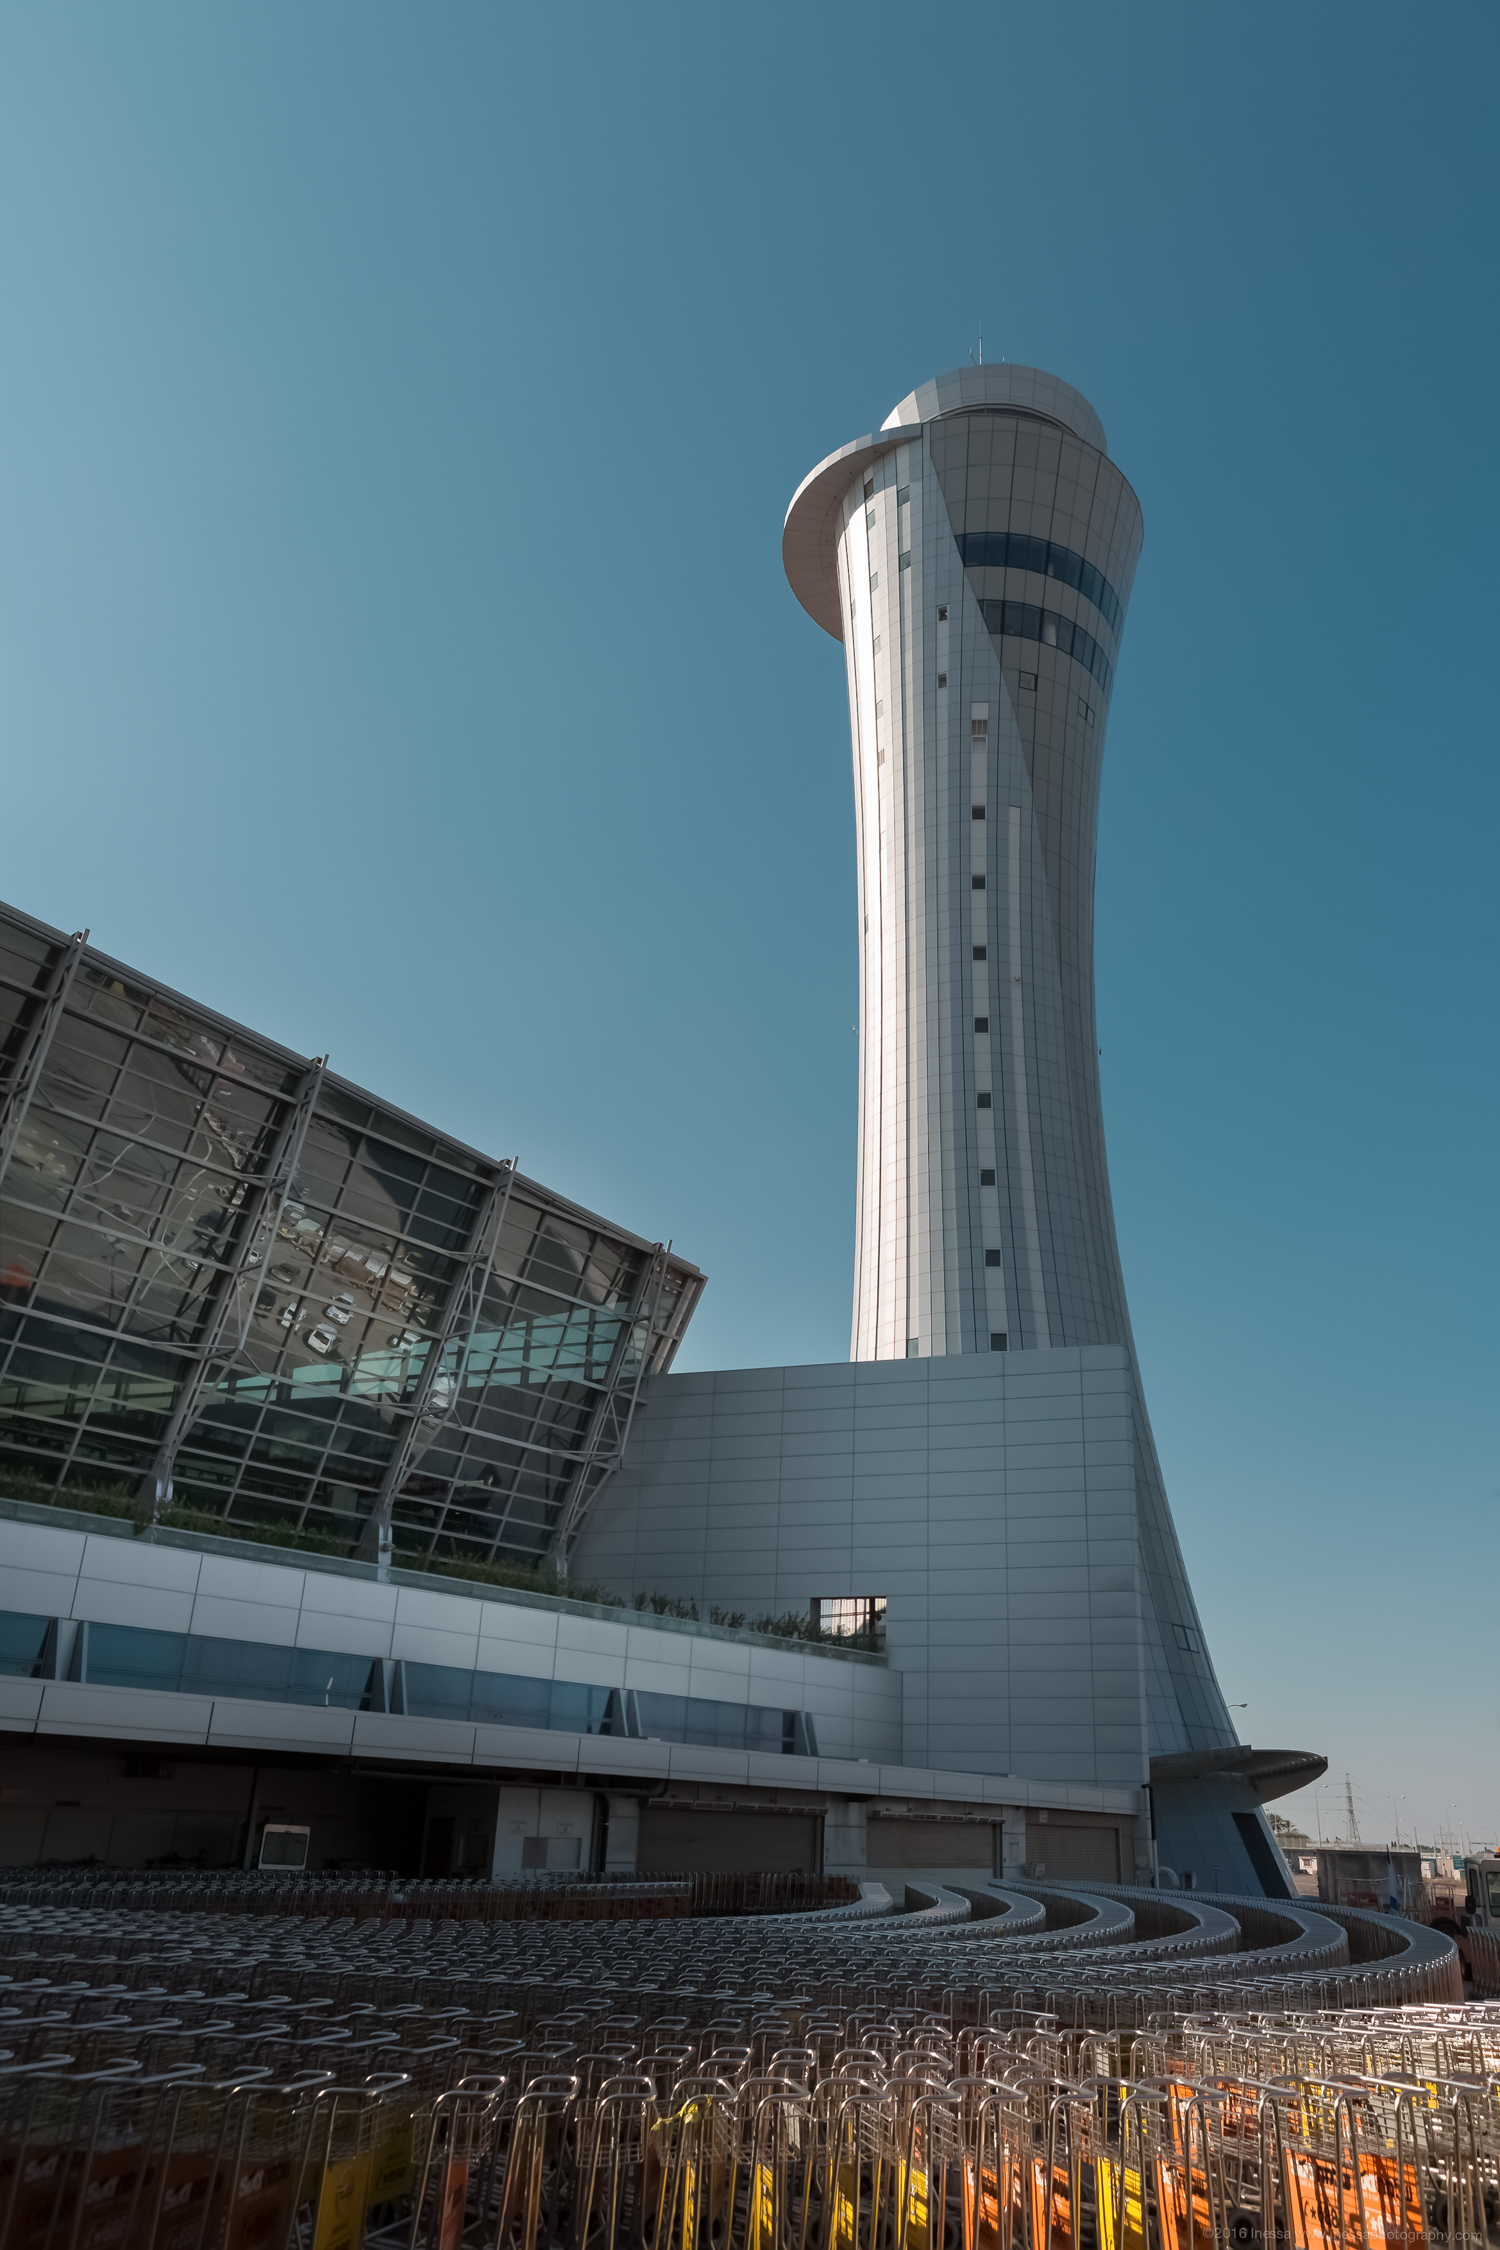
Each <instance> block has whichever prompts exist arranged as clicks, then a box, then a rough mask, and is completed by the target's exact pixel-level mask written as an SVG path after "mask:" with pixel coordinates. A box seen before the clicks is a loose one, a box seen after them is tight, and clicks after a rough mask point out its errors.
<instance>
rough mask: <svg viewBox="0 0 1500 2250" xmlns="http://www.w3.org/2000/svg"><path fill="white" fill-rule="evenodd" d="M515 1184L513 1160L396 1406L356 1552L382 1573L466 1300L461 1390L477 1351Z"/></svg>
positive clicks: (484, 1207) (489, 1198)
mask: <svg viewBox="0 0 1500 2250" xmlns="http://www.w3.org/2000/svg"><path fill="white" fill-rule="evenodd" d="M515 1179H516V1163H515V1160H514V1158H512V1160H511V1161H510V1162H509V1163H508V1164H506V1165H504V1166H503V1167H502V1168H501V1170H500V1171H498V1172H497V1173H496V1175H495V1177H494V1179H493V1180H491V1182H490V1184H489V1188H488V1191H487V1192H486V1194H485V1196H484V1198H483V1200H482V1201H481V1203H480V1206H479V1209H478V1210H477V1211H476V1212H475V1214H474V1219H473V1224H472V1228H471V1231H470V1236H469V1242H468V1247H467V1250H466V1251H465V1252H463V1253H461V1254H460V1259H459V1267H458V1271H457V1273H456V1274H455V1275H454V1276H453V1279H452V1282H451V1283H450V1285H449V1290H448V1295H447V1299H446V1301H445V1303H444V1306H443V1315H442V1321H441V1324H440V1329H439V1332H438V1333H437V1334H436V1335H434V1336H433V1337H432V1339H431V1340H430V1342H429V1345H428V1350H427V1356H426V1358H425V1360H424V1361H423V1364H422V1372H421V1374H420V1375H419V1376H418V1378H417V1385H416V1390H415V1392H414V1394H413V1397H412V1399H411V1402H410V1405H409V1406H407V1407H406V1408H404V1409H403V1408H402V1407H401V1406H400V1405H398V1407H397V1413H398V1416H401V1417H402V1418H403V1419H400V1420H398V1422H397V1426H396V1433H395V1442H394V1443H393V1445H392V1448H391V1453H390V1457H389V1459H388V1460H387V1462H386V1465H385V1471H384V1474H383V1475H382V1477H381V1480H380V1485H379V1489H378V1490H377V1492H376V1495H375V1505H374V1506H373V1508H372V1509H371V1511H370V1515H369V1518H368V1520H367V1521H366V1524H365V1528H364V1532H363V1534H362V1535H361V1539H360V1543H359V1547H358V1548H357V1549H356V1552H359V1553H364V1552H367V1551H369V1550H371V1549H373V1551H374V1554H375V1557H376V1561H377V1563H378V1565H379V1567H380V1570H381V1571H382V1573H388V1572H389V1570H390V1563H391V1551H392V1545H393V1539H392V1518H393V1513H394V1509H395V1504H396V1498H397V1495H398V1494H399V1492H400V1490H401V1487H402V1485H403V1484H404V1483H405V1482H406V1479H407V1477H408V1475H409V1474H410V1471H411V1465H412V1458H413V1455H414V1454H415V1451H416V1442H417V1433H418V1429H419V1427H420V1424H421V1422H422V1420H423V1413H422V1410H423V1408H424V1407H425V1406H426V1404H427V1402H428V1400H429V1399H430V1398H431V1396H432V1393H433V1391H434V1389H435V1388H436V1385H437V1380H438V1376H439V1374H440V1372H441V1362H442V1359H443V1356H444V1354H445V1353H446V1351H447V1349H448V1346H449V1344H450V1343H452V1342H453V1341H454V1339H455V1337H456V1336H457V1334H458V1330H459V1325H460V1321H461V1319H462V1316H463V1313H464V1309H465V1300H466V1299H467V1302H468V1308H469V1325H468V1332H467V1336H466V1338H465V1343H464V1347H463V1350H462V1351H461V1353H460V1358H459V1367H460V1374H459V1377H458V1381H459V1383H460V1385H461V1383H462V1372H461V1371H462V1369H463V1368H465V1367H466V1366H467V1365H468V1353H469V1350H470V1349H471V1348H472V1342H473V1338H474V1335H475V1333H476V1331H477V1328H478V1323H479V1316H480V1313H481V1312H482V1310H483V1306H484V1292H485V1288H486V1286H487V1285H488V1282H489V1279H490V1276H491V1275H492V1273H493V1272H494V1265H495V1250H496V1247H497V1246H498V1244H499V1240H500V1230H501V1228H502V1227H503V1226H504V1224H505V1214H506V1212H507V1211H508V1210H509V1208H510V1197H511V1190H512V1188H513V1187H514V1185H515ZM445 1419H446V1415H445V1416H443V1417H442V1418H440V1422H439V1427H441V1422H442V1420H445Z"/></svg>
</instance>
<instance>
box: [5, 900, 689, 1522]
mask: <svg viewBox="0 0 1500 2250" xmlns="http://www.w3.org/2000/svg"><path fill="white" fill-rule="evenodd" d="M0 1100H3V1103H4V1106H3V1108H0V1130H3V1131H4V1132H5V1134H6V1136H7V1138H6V1143H5V1145H6V1147H7V1149H8V1151H9V1152H10V1163H9V1169H8V1172H7V1173H6V1176H5V1178H4V1181H3V1184H0V1195H3V1199H4V1208H3V1212H0V1237H3V1242H4V1250H3V1253H0V1480H3V1473H4V1467H5V1465H6V1464H7V1463H8V1464H9V1465H10V1466H11V1467H12V1469H13V1470H14V1469H20V1470H23V1471H24V1470H30V1471H31V1472H33V1473H34V1474H36V1475H38V1476H40V1477H41V1478H43V1479H44V1480H45V1481H47V1482H48V1483H60V1484H61V1486H62V1488H63V1490H64V1491H66V1489H67V1487H68V1486H69V1485H70V1484H71V1485H74V1486H80V1485H87V1484H91V1483H92V1484H104V1485H106V1486H112V1487H114V1488H115V1489H117V1490H119V1491H121V1492H122V1493H125V1494H129V1493H132V1492H141V1493H144V1494H145V1495H146V1496H147V1497H149V1498H158V1499H159V1502H161V1503H164V1502H165V1501H166V1500H167V1499H168V1498H170V1500H171V1502H172V1504H173V1505H174V1507H176V1508H178V1509H181V1508H183V1507H187V1508H189V1509H190V1510H192V1511H194V1512H195V1514H197V1515H203V1514H207V1515H211V1516H215V1517H219V1518H222V1519H224V1521H225V1528H226V1529H232V1528H233V1526H234V1525H235V1524H237V1523H239V1524H247V1525H248V1524H260V1525H264V1524H277V1525H284V1526H287V1527H288V1528H294V1529H298V1530H301V1531H304V1532H305V1531H318V1532H321V1533H323V1534H325V1535H326V1536H327V1537H328V1540H329V1543H330V1544H331V1545H335V1546H341V1547H344V1548H348V1547H350V1546H352V1545H354V1544H356V1543H357V1542H358V1540H359V1538H360V1536H361V1527H362V1525H363V1526H367V1527H368V1535H369V1539H370V1542H371V1543H372V1545H373V1544H378V1538H379V1525H380V1523H381V1522H382V1521H384V1522H388V1523H390V1524H391V1525H392V1527H393V1530H394V1537H395V1542H396V1546H397V1550H398V1552H401V1553H408V1552H409V1553H415V1554H423V1553H428V1554H430V1553H435V1552H436V1553H442V1552H449V1553H454V1554H466V1555H469V1556H472V1557H483V1556H485V1555H493V1554H504V1555H508V1556H511V1557H514V1558H520V1557H523V1556H524V1557H526V1558H529V1559H532V1560H538V1559H540V1558H541V1557H542V1556H543V1555H544V1554H545V1553H547V1552H548V1551H549V1549H555V1551H556V1554H557V1556H558V1558H559V1559H561V1560H562V1561H563V1562H564V1563H565V1559H566V1553H567V1550H568V1549H569V1547H571V1545H572V1542H573V1540H574V1539H576V1536H577V1532H578V1529H579V1528H580V1526H581V1522H582V1517H583V1513H584V1512H585V1511H586V1508H587V1506H588V1504H589V1501H590V1500H591V1499H592V1497H593V1495H594V1494H595V1493H596V1492H597V1491H598V1489H599V1487H600V1485H601V1484H602V1483H603V1481H604V1479H605V1477H606V1476H607V1475H608V1473H609V1471H610V1469H611V1468H612V1467H613V1466H614V1463H615V1462H616V1461H617V1460H618V1458H619V1453H620V1448H621V1447H622V1445H623V1443H624V1440H625V1437H626V1435H627V1434H628V1431H629V1427H630V1418H631V1415H632V1413H633V1411H634V1405H635V1400H636V1398H637V1396H638V1394H639V1388H640V1381H641V1378H642V1375H643V1374H644V1373H645V1372H646V1371H647V1370H648V1369H651V1370H656V1371H661V1370H664V1369H665V1368H666V1367H668V1366H670V1364H671V1361H672V1357H673V1355H674V1353H675V1351H676V1348H677V1345H678V1343H679V1342H680V1341H681V1337H682V1334H683V1332H684V1330H685V1328H686V1326H687V1322H688V1320H689V1319H690V1317H691V1314H692V1311H693V1308H694V1306H695V1305H696V1303H697V1300H698V1297H699V1295H700V1294H701V1291H702V1288H703V1277H702V1275H701V1274H700V1273H699V1272H698V1271H697V1269H696V1268H694V1267H692V1266H690V1265H688V1264H687V1263H686V1261H684V1260H682V1259H680V1258H674V1257H673V1256H672V1255H671V1254H670V1252H669V1251H667V1250H663V1249H662V1247H661V1246H660V1245H659V1244H658V1245H653V1244H650V1243H646V1242H643V1241H641V1240H640V1239H639V1238H637V1237H635V1236H633V1235H630V1234H629V1233H627V1232H626V1231H625V1230H624V1229H622V1228H617V1227H613V1226H610V1225H608V1224H607V1222H605V1221H603V1220H600V1219H597V1218H595V1217H594V1216H593V1215H592V1214H590V1213H588V1212H586V1211H583V1210H580V1209H579V1208H578V1207H577V1206H576V1205H573V1204H570V1203H568V1202H567V1201H566V1200H565V1199H563V1198H562V1197H559V1196H556V1195H554V1194H552V1193H551V1192H550V1191H549V1190H547V1189H544V1188H542V1187H539V1186H538V1185H537V1183H536V1182H534V1181H530V1180H527V1179H524V1178H523V1177H522V1176H521V1175H520V1173H519V1172H518V1171H517V1169H516V1166H515V1164H514V1163H513V1162H507V1163H496V1162H495V1161H494V1160H492V1159H487V1158H483V1157H481V1156H479V1155H477V1154H476V1153H475V1152H474V1151H472V1150H470V1149H467V1148H465V1147H463V1146H462V1145H461V1144H460V1143H457V1142H454V1141H451V1140H448V1139H446V1138H445V1137H444V1136H442V1135H439V1134H437V1133H435V1132H434V1131H433V1130H432V1129H431V1128H430V1127H428V1126H425V1125H422V1124H420V1123H418V1122H417V1121H416V1120H415V1119H412V1118H409V1117H406V1116H404V1115H403V1114H402V1113H401V1112H399V1111H396V1110H394V1109H391V1108H389V1107H388V1106H386V1105H384V1104H382V1103H379V1102H377V1101H376V1100H374V1099H373V1097H371V1096H370V1095H368V1094H365V1093H364V1092H362V1091H361V1090H360V1089H359V1088H357V1087H353V1086H350V1085H348V1084H347V1083H345V1082H344V1081H341V1080H338V1079H336V1078H334V1077H333V1076H332V1074H331V1073H329V1072H328V1071H327V1069H326V1067H325V1064H324V1063H323V1062H322V1061H313V1062H308V1061H307V1060H305V1059H303V1058H299V1057H297V1056H295V1055H292V1054H289V1053H287V1052H286V1051H285V1050H283V1049H278V1048H276V1047H274V1046H273V1045H272V1044H271V1043H270V1042H268V1041H266V1040H263V1039H261V1038H259V1037H257V1036H256V1035H254V1034H252V1033H250V1032H247V1031H245V1030H243V1029H242V1028H241V1027H240V1026H238V1025H235V1024H232V1023H229V1022H228V1021H226V1020H225V1019H224V1018H222V1017H218V1016H215V1015H213V1014H212V1013H210V1012H209V1011H207V1010H205V1009H202V1008H200V1007H199V1006H198V1005H197V1004H196V1003H194V1002H191V1001H188V1000H185V999H183V998H182V997H181V996H180V995H178V994H176V993H172V992H168V991H165V990H163V989H162V988H161V987H159V986H157V985H154V984H152V983H150V982H148V981H147V980H144V979H142V978H140V977H139V976H138V975H137V974H136V972H135V971H133V970H131V969H129V968H126V967H124V966H123V965H122V964H120V963H118V962H114V961H111V960H109V959H108V958H107V957H105V956H103V955H100V954H98V953H95V952H93V951H92V950H91V949H89V948H88V947H87V945H86V944H85V943H84V941H83V940H82V939H81V938H74V939H69V938H67V937H65V936H63V935H62V934H60V933H58V932H56V931H53V930H49V929H47V928H46V927H45V926H44V925H42V924H39V923H36V922H33V921H31V920H29V919H28V918H27V917H25V916H23V915H20V914H18V913H16V912H15V911H14V910H12V909H9V908H4V907H0ZM3 1489H4V1483H3V1481H0V1490H3ZM559 1531H560V1532H561V1539H560V1541H559V1540H558V1538H557V1535H558V1533H559Z"/></svg>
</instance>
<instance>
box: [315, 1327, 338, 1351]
mask: <svg viewBox="0 0 1500 2250" xmlns="http://www.w3.org/2000/svg"><path fill="white" fill-rule="evenodd" d="M307 1340H308V1342H309V1343H310V1344H311V1346H312V1348H313V1350H314V1351H315V1352H329V1351H332V1349H333V1347H334V1345H335V1344H336V1343H337V1342H338V1334H337V1331H336V1330H334V1329H332V1328H329V1327H327V1326H325V1324H324V1323H323V1322H322V1321H319V1323H318V1325H317V1327H316V1328H309V1330H308V1331H307Z"/></svg>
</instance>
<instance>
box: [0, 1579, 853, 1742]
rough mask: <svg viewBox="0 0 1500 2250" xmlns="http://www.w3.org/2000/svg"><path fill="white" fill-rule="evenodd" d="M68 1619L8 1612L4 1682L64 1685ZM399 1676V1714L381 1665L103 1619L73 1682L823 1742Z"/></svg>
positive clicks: (604, 1701)
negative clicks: (59, 1677)
mask: <svg viewBox="0 0 1500 2250" xmlns="http://www.w3.org/2000/svg"><path fill="white" fill-rule="evenodd" d="M64 1622H66V1621H64ZM58 1623H59V1621H58V1620H55V1619H53V1618H49V1617H40V1616H34V1615H31V1614H29V1613H26V1612H21V1611H14V1610H0V1676H7V1675H8V1676H9V1677H11V1678H23V1679H44V1678H51V1677H53V1676H54V1673H55V1669H56V1666H55V1656H56V1651H57V1647H58ZM392 1670H393V1675H394V1680H393V1693H392V1696H391V1698H390V1702H389V1706H388V1705H387V1697H386V1680H385V1663H384V1661H383V1660H382V1659H381V1658H379V1657H369V1656H351V1655H348V1654H345V1653H342V1652H340V1651H337V1650H333V1649H317V1648H286V1647H282V1646H278V1645H275V1644H272V1643H268V1642H263V1641H238V1640H230V1639H227V1638H221V1637H220V1636H219V1635H217V1634H210V1633H164V1632H160V1631H157V1630H156V1629H155V1628H154V1627H150V1626H143V1625H108V1624H96V1623H92V1622H90V1623H87V1624H82V1625H80V1626H79V1629H78V1639H77V1641H76V1643H75V1645H74V1649H73V1652H72V1656H71V1660H70V1662H69V1664H68V1674H69V1677H70V1678H72V1679H74V1680H77V1681H79V1682H80V1683H81V1684H82V1685H84V1686H90V1687H113V1688H132V1689H142V1688H144V1689H149V1690H154V1691H155V1692H156V1693H158V1694H163V1693H164V1694H170V1695H198V1696H206V1697H211V1698H213V1699H215V1700H220V1699H223V1700H228V1701H231V1702H235V1701H239V1702H251V1703H290V1704H302V1705H310V1706H319V1705H321V1706H323V1707H325V1708H327V1709H330V1710H340V1711H384V1710H386V1709H387V1708H388V1707H389V1708H390V1709H391V1710H392V1711H394V1712H395V1713H397V1714H398V1715H401V1716H405V1717H407V1718H418V1719H449V1720H454V1721H457V1722H461V1723H465V1724H470V1725H473V1724H479V1725H487V1726H510V1727H535V1728H538V1729H545V1730H547V1731H549V1732H552V1733H564V1734H595V1735H616V1736H620V1737H631V1738H634V1739H637V1740H639V1739H649V1740H655V1741H658V1742H680V1743H691V1744H695V1745H699V1746H701V1747H703V1748H706V1749H721V1750H760V1751H764V1752H769V1753H771V1754H772V1755H779V1754H782V1753H786V1754H790V1753H792V1752H794V1751H796V1750H798V1749H802V1748H805V1747H807V1746H808V1745H810V1743H811V1739H812V1738H811V1735H810V1733H809V1730H808V1722H807V1721H805V1720H803V1719H802V1715H801V1714H800V1713H798V1712H796V1711H787V1710H778V1709H776V1708H773V1707H771V1706H768V1705H764V1704H753V1703H731V1702H722V1701H717V1700H713V1699H710V1698H709V1697H707V1696H695V1695H662V1694H657V1693H646V1692H644V1691H643V1692H641V1693H639V1694H638V1693H636V1692H635V1691H634V1690H633V1689H620V1688H606V1687H594V1686H590V1685H588V1684H586V1683H585V1682H583V1681H580V1680H546V1679H534V1678H531V1677H529V1676H527V1675H524V1674H520V1673H511V1672H485V1671H466V1670H464V1669H463V1668H462V1667H460V1666H457V1665H450V1664H416V1663H409V1662H398V1663H396V1664H395V1665H394V1666H393V1667H392ZM799 1721H801V1724H800V1726H799Z"/></svg>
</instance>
